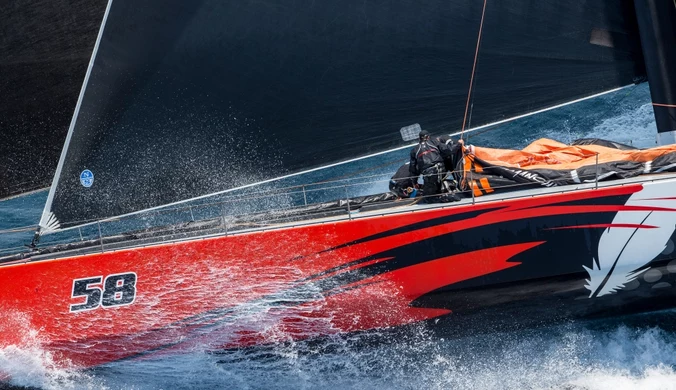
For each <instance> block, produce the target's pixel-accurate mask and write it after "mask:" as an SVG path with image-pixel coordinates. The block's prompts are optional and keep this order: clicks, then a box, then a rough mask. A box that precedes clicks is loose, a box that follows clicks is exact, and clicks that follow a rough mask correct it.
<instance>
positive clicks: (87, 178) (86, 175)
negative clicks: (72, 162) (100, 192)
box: [80, 169, 94, 188]
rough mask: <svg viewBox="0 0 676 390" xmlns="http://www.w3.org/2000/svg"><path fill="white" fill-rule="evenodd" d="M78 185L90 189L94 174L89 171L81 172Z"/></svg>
mask: <svg viewBox="0 0 676 390" xmlns="http://www.w3.org/2000/svg"><path fill="white" fill-rule="evenodd" d="M80 183H81V184H82V185H83V186H84V187H87V188H89V187H91V186H92V184H94V174H93V173H92V171H90V170H89V169H85V170H84V171H82V173H80Z"/></svg>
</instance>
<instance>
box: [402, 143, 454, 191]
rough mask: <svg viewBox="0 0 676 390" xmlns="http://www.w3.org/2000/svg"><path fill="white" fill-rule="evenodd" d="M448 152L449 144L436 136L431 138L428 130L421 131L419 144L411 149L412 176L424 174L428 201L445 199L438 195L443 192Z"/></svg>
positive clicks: (424, 186) (410, 168)
mask: <svg viewBox="0 0 676 390" xmlns="http://www.w3.org/2000/svg"><path fill="white" fill-rule="evenodd" d="M446 154H448V155H450V154H451V150H450V148H449V147H448V145H446V144H445V143H441V142H439V140H438V139H436V138H435V139H431V138H430V133H429V132H428V131H427V130H422V131H421V132H420V134H419V142H418V145H416V146H415V147H413V149H411V161H410V163H409V174H410V176H412V177H418V176H419V175H420V174H422V175H423V188H422V191H423V193H424V194H425V198H424V201H426V202H438V201H444V199H440V198H439V196H438V195H439V193H440V192H441V180H442V179H443V175H444V174H445V172H446V170H445V169H444V168H445V167H444V157H443V156H444V155H446Z"/></svg>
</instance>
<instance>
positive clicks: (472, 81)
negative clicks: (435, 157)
mask: <svg viewBox="0 0 676 390" xmlns="http://www.w3.org/2000/svg"><path fill="white" fill-rule="evenodd" d="M486 1H487V0H484V8H483V10H482V11H481V24H480V25H479V36H478V37H477V41H476V50H475V52H474V64H473V65H472V77H470V79H469V90H468V91H467V103H466V104H465V116H464V117H463V118H462V129H461V130H460V139H462V135H463V133H464V132H465V124H466V123H467V112H468V111H469V102H470V98H471V96H472V87H473V84H474V73H475V72H476V62H477V58H479V46H480V45H481V34H482V33H483V30H484V16H485V15H486Z"/></svg>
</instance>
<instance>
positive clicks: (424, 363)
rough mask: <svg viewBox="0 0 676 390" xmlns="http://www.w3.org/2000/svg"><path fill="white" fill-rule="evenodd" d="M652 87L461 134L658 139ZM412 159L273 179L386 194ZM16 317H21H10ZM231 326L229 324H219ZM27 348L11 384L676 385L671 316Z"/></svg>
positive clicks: (8, 219)
mask: <svg viewBox="0 0 676 390" xmlns="http://www.w3.org/2000/svg"><path fill="white" fill-rule="evenodd" d="M655 131H656V130H655V124H654V119H653V116H652V108H651V106H650V98H649V91H648V88H647V85H640V86H637V87H631V88H627V89H623V90H621V91H618V92H616V93H613V94H609V95H605V96H601V97H598V98H596V99H593V100H589V101H586V102H582V103H579V104H576V105H572V106H568V107H564V108H561V109H558V110H556V111H551V112H547V113H544V114H540V115H537V116H533V117H530V118H524V119H522V120H519V121H516V122H513V123H511V124H507V125H503V126H500V127H498V128H495V129H492V130H490V131H477V132H475V133H468V134H466V136H468V138H469V142H470V143H475V144H477V145H483V146H492V147H495V146H500V147H514V148H516V147H523V146H525V145H527V144H528V143H529V142H531V141H533V140H535V139H537V138H540V137H549V138H553V139H557V140H560V141H563V142H569V141H571V140H573V139H576V138H581V137H601V138H608V139H612V140H615V141H618V142H623V143H627V144H633V145H635V146H638V147H650V146H653V145H654V144H655ZM406 158H407V151H406V150H400V151H395V152H392V153H388V154H385V155H380V156H377V157H375V158H372V159H369V160H363V161H359V162H356V163H353V164H350V165H347V166H339V167H335V168H332V169H330V170H326V171H320V172H313V173H311V174H308V175H306V176H305V177H302V178H294V179H289V180H287V181H286V182H285V183H281V184H279V185H291V184H294V183H299V182H301V181H304V182H319V181H326V180H332V179H334V180H335V179H336V178H342V177H347V176H361V177H368V178H369V180H368V181H369V185H368V186H365V187H363V188H351V189H350V191H351V192H352V193H351V194H350V195H351V196H352V195H359V194H363V193H368V192H382V191H385V190H386V189H387V185H386V182H385V181H380V180H377V179H379V178H381V177H382V178H384V179H387V178H388V177H389V175H391V173H392V172H393V171H394V170H395V169H396V168H397V166H398V164H400V163H403V162H404V161H405V160H406ZM45 198H46V193H45V192H42V193H36V194H32V195H29V196H25V197H21V198H15V199H12V200H8V201H4V202H0V231H2V230H7V229H11V228H15V227H22V226H29V225H33V224H35V223H37V220H38V219H39V216H40V213H41V211H42V205H43V204H44V200H45ZM30 237H31V233H30V232H20V233H12V234H8V233H4V234H0V250H3V249H4V250H11V248H14V249H17V248H20V247H21V245H23V244H24V243H27V242H29V241H30ZM17 320H18V321H20V320H21V319H20V318H17ZM226 331H227V329H226ZM26 338H28V339H29V340H32V342H31V343H28V344H29V345H32V346H31V347H29V348H23V349H18V348H15V347H11V346H10V347H6V348H4V349H0V372H5V373H8V374H10V375H11V378H12V379H11V382H10V383H11V384H12V385H14V386H27V387H36V388H45V389H190V388H207V389H222V388H228V389H230V388H232V389H286V388H293V389H456V388H457V389H612V390H619V389H633V388H642V389H676V371H675V370H676V311H666V312H660V313H650V314H642V315H635V316H630V317H624V318H617V319H612V320H603V321H597V322H585V323H579V322H577V323H573V322H571V323H564V324H560V325H557V326H555V327H549V328H543V329H532V330H527V331H521V332H506V333H499V334H477V335H474V336H470V337H463V338H455V337H452V335H447V334H440V333H438V332H437V331H436V330H435V329H434V328H433V327H430V326H428V325H425V324H416V325H413V326H410V327H407V328H403V329H398V330H391V331H379V332H369V333H365V334H359V335H349V336H336V337H332V338H329V339H324V340H320V341H313V342H288V343H284V344H280V345H275V346H271V347H266V348H256V349H248V350H241V351H228V352H219V351H213V350H212V349H211V348H209V346H206V345H205V346H195V347H194V348H193V349H191V350H189V351H184V352H182V353H181V354H175V355H171V354H167V355H159V356H152V357H148V358H144V359H142V360H132V361H123V362H116V363H111V364H108V365H105V366H102V367H98V368H95V369H91V370H85V371H78V370H72V369H65V368H60V367H56V365H55V364H54V361H53V359H52V356H51V355H50V354H49V353H48V352H46V351H44V350H43V349H42V348H41V347H40V333H39V331H37V330H28V331H27V332H26Z"/></svg>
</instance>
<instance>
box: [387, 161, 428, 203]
mask: <svg viewBox="0 0 676 390" xmlns="http://www.w3.org/2000/svg"><path fill="white" fill-rule="evenodd" d="M409 164H410V163H406V164H404V165H402V166H400V167H399V169H397V172H395V173H394V176H392V178H391V179H390V191H392V193H394V194H395V195H397V196H398V197H400V198H415V197H416V196H420V195H421V191H418V187H419V186H418V176H411V174H410V170H409V168H408V167H409Z"/></svg>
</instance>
